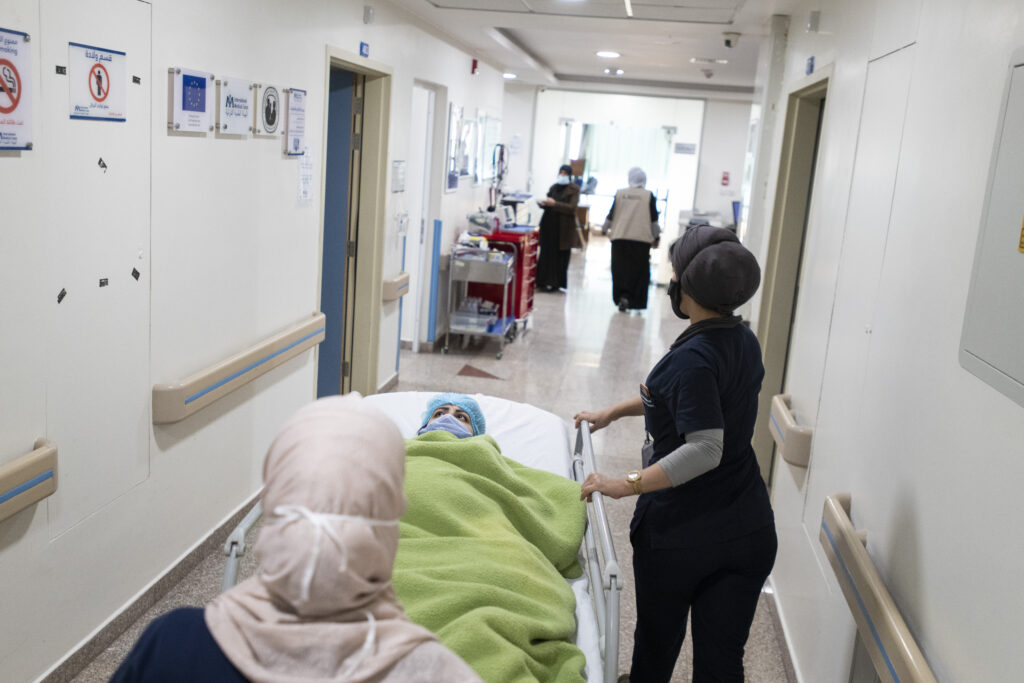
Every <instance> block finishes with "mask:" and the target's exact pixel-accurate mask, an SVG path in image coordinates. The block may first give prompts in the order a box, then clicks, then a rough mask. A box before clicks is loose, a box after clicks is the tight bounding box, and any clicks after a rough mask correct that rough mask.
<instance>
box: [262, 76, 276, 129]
mask: <svg viewBox="0 0 1024 683" xmlns="http://www.w3.org/2000/svg"><path fill="white" fill-rule="evenodd" d="M280 103H281V97H280V95H279V94H278V92H277V88H274V87H269V88H267V89H265V90H264V91H263V101H262V102H261V103H260V112H261V115H262V116H263V130H264V132H267V133H274V132H277V123H278V121H280V119H281V106H280Z"/></svg>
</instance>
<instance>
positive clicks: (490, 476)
mask: <svg viewBox="0 0 1024 683" xmlns="http://www.w3.org/2000/svg"><path fill="white" fill-rule="evenodd" d="M423 422H424V425H423V427H421V429H420V432H419V435H418V436H416V437H415V438H412V439H408V440H407V441H406V480H405V494H406V497H407V498H408V500H409V508H408V510H407V511H406V513H405V515H404V516H403V517H402V519H401V525H400V541H399V546H398V555H397V557H396V559H395V573H394V584H395V590H396V592H397V594H398V598H399V600H400V601H401V602H402V604H403V605H404V606H405V608H406V613H407V614H408V616H409V618H410V619H412V620H413V621H414V622H416V623H418V624H421V625H423V626H426V627H427V628H429V629H430V630H431V631H433V632H434V633H436V634H437V635H438V636H439V637H440V639H441V642H442V643H444V644H445V645H447V646H448V647H449V648H451V649H452V650H453V651H455V653H456V654H458V655H459V656H461V657H462V658H463V659H464V660H466V662H468V663H469V665H470V666H472V667H473V668H474V669H475V670H476V672H477V673H478V674H480V676H481V677H483V678H484V680H486V681H488V683H495V682H498V681H513V680H515V681H529V680H538V681H581V680H583V675H582V673H581V672H582V670H583V668H584V666H585V658H584V656H583V653H582V652H581V651H580V650H579V648H577V647H576V646H575V645H574V644H573V641H574V637H575V631H576V621H575V606H576V602H575V597H574V595H573V592H572V589H571V587H570V586H569V584H568V583H567V582H566V578H576V577H578V576H580V574H581V569H580V566H579V563H578V561H577V558H578V553H579V548H580V543H581V539H582V536H583V526H584V521H585V514H586V513H585V508H584V504H583V503H582V502H581V501H580V500H579V491H580V486H579V484H578V483H576V482H574V481H572V480H570V479H566V478H565V477H561V476H558V475H556V474H551V473H549V472H544V471H541V470H537V469H534V468H531V467H527V466H526V465H522V464H520V463H518V462H516V461H514V460H511V459H509V458H506V457H504V456H502V455H501V450H500V448H499V447H498V444H497V442H495V440H494V439H493V438H492V437H491V436H489V435H487V434H486V433H485V429H486V423H485V421H484V416H483V413H482V412H481V411H480V407H479V405H477V403H476V401H474V400H473V399H472V398H470V397H468V396H464V395H461V394H439V395H438V396H435V397H434V398H433V399H432V400H431V401H430V402H429V403H428V406H427V411H426V413H425V414H424V417H423Z"/></svg>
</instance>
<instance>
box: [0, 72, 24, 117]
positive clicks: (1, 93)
mask: <svg viewBox="0 0 1024 683" xmlns="http://www.w3.org/2000/svg"><path fill="white" fill-rule="evenodd" d="M20 101H21V75H20V74H19V73H18V68H17V67H16V66H14V64H12V63H11V62H10V61H8V60H6V59H0V114H10V113H11V112H12V111H14V110H15V109H17V108H18V102H20Z"/></svg>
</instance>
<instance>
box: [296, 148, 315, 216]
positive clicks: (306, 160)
mask: <svg viewBox="0 0 1024 683" xmlns="http://www.w3.org/2000/svg"><path fill="white" fill-rule="evenodd" d="M297 199H298V203H299V206H309V205H311V204H312V203H313V153H312V152H310V151H309V150H308V149H307V150H305V153H304V154H303V155H302V158H301V159H299V187H298V196H297Z"/></svg>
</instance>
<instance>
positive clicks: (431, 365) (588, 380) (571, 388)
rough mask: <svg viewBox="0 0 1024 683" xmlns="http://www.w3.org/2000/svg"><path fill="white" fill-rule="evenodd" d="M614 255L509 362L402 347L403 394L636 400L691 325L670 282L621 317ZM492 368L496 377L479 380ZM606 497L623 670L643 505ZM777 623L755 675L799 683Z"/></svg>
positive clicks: (177, 600) (752, 645)
mask: <svg viewBox="0 0 1024 683" xmlns="http://www.w3.org/2000/svg"><path fill="white" fill-rule="evenodd" d="M610 253H611V249H610V245H609V242H608V241H607V240H606V239H604V238H602V237H594V238H592V239H591V243H590V245H589V247H588V248H587V250H586V252H576V253H574V254H573V259H572V265H571V266H570V273H569V276H570V282H569V287H568V291H566V292H558V293H542V292H538V293H537V294H536V297H535V310H534V313H533V316H532V320H531V322H530V325H529V327H528V329H527V330H526V332H525V333H521V334H520V335H519V336H518V338H517V339H516V340H515V341H514V342H513V343H512V344H509V345H507V346H506V347H505V351H504V354H503V357H502V358H501V359H500V360H499V359H497V358H496V357H495V356H496V352H497V350H498V342H497V341H496V340H493V339H491V340H486V341H484V342H480V341H473V342H471V343H470V344H469V345H468V346H467V347H466V348H465V349H463V348H462V347H461V344H454V343H453V344H452V345H451V348H450V352H449V353H447V354H442V353H440V352H434V353H420V354H414V353H412V352H411V351H406V350H403V351H402V353H401V357H400V372H399V382H398V386H397V390H399V391H435V390H447V391H463V392H467V393H474V392H481V393H485V394H490V395H493V396H501V397H503V398H508V399H512V400H515V401H523V402H526V403H531V404H533V405H536V406H538V407H540V408H544V409H545V410H548V411H550V412H552V413H555V414H556V415H559V416H561V417H563V418H564V419H566V420H571V419H572V415H573V414H574V413H575V412H577V411H578V410H583V409H588V408H595V409H599V408H603V407H606V406H608V405H612V404H613V403H617V402H619V401H622V400H625V399H627V398H629V397H631V396H632V395H633V394H634V392H635V391H637V387H638V385H639V383H640V382H641V381H642V380H643V378H644V377H645V376H646V374H647V372H648V370H649V369H650V367H651V366H652V365H653V364H654V362H655V361H657V360H658V358H660V357H661V355H662V354H663V353H664V351H665V350H666V349H667V348H668V346H669V344H670V343H671V342H672V340H673V339H674V338H675V337H676V336H677V335H678V334H679V333H680V332H681V331H682V328H683V325H684V324H685V323H683V322H682V321H680V320H678V319H676V318H675V317H674V316H673V315H672V313H671V311H670V310H669V306H668V298H667V297H666V295H665V290H664V289H663V288H654V287H652V289H651V292H650V301H649V308H648V309H647V310H646V311H644V312H642V313H638V312H632V313H620V312H619V311H618V309H617V308H616V307H615V305H614V304H613V303H612V298H611V275H610V271H609V265H608V264H609V261H610ZM467 365H468V366H470V367H469V368H468V369H467V368H466V366H467ZM479 371H482V372H479ZM488 374H489V375H491V376H493V377H487V376H482V377H481V376H476V375H488ZM642 433H643V422H642V418H627V419H624V420H621V421H619V422H617V423H615V424H614V425H612V426H611V427H609V428H607V429H605V430H602V431H599V432H598V433H597V434H595V435H594V450H595V453H596V456H597V460H598V467H599V468H600V469H602V470H605V471H608V472H614V473H625V472H627V471H628V470H630V469H633V468H634V467H636V465H637V464H638V462H639V452H640V441H641V439H642ZM607 502H608V505H607V509H608V517H609V521H610V523H611V526H612V529H613V535H614V539H615V547H616V553H617V555H618V560H619V564H620V566H621V567H622V570H623V575H624V576H623V579H624V582H625V587H624V589H623V591H622V597H621V619H620V640H619V642H620V648H619V660H620V670H623V671H625V670H628V663H629V660H630V657H631V653H632V647H633V627H634V624H635V620H636V616H635V608H634V604H633V600H634V594H633V576H632V551H631V548H630V545H629V540H628V536H627V530H628V526H629V519H630V517H631V515H632V511H633V504H634V501H633V500H632V499H624V500H621V501H612V500H610V501H607ZM253 568H254V559H253V554H252V553H251V552H250V553H247V554H246V556H245V557H244V560H243V565H242V568H241V571H240V575H241V576H246V575H248V574H250V573H251V572H252V571H253ZM223 569H224V556H223V554H222V553H221V552H219V551H215V552H214V553H213V554H211V555H210V556H208V557H207V558H206V559H205V560H203V561H202V562H201V563H200V564H199V565H198V566H197V567H196V568H195V569H194V570H193V571H192V572H191V573H190V574H189V575H188V576H187V577H186V578H185V579H184V580H183V581H182V582H181V583H180V584H178V586H176V587H175V588H174V589H173V590H171V591H170V593H168V595H166V596H165V597H164V598H163V599H161V600H160V601H159V602H158V603H157V604H156V605H155V606H154V607H153V608H151V609H150V610H149V612H147V613H146V615H145V616H143V617H142V618H141V619H140V620H139V621H138V622H136V623H135V624H134V625H133V626H132V627H131V628H129V629H128V630H127V631H126V632H125V633H124V634H123V635H122V636H121V637H120V638H119V639H118V640H117V641H116V642H115V643H114V644H113V645H111V647H110V648H108V649H107V650H106V651H105V652H104V653H103V654H102V655H100V657H98V658H97V659H96V660H94V661H93V662H92V663H91V664H90V665H89V666H88V667H87V668H86V669H84V670H83V671H82V672H81V673H80V674H79V675H78V676H77V677H76V678H75V679H74V680H75V681H76V682H78V683H92V682H94V681H106V680H107V679H109V677H110V675H111V674H112V673H113V671H114V670H115V669H116V668H117V665H118V664H119V663H120V661H121V659H122V658H123V657H124V655H125V654H126V653H127V651H128V650H129V649H130V648H131V645H132V644H133V643H134V642H135V640H136V639H137V638H138V636H139V634H140V633H141V632H142V630H143V628H144V627H145V625H146V624H147V623H149V621H150V620H152V619H153V618H154V617H156V616H158V615H160V614H162V613H164V612H166V611H168V610H170V609H173V608H175V607H178V606H183V605H202V604H205V603H206V602H208V601H209V600H210V599H211V598H212V597H213V596H214V595H216V594H217V592H219V590H220V586H221V579H222V573H223ZM776 624H777V619H776V618H775V616H774V603H773V600H772V598H771V595H770V594H768V593H764V594H762V599H761V602H760V604H759V606H758V610H757V613H756V615H755V618H754V624H753V628H752V629H751V633H750V639H749V641H748V643H747V653H746V657H745V660H744V662H745V666H746V678H747V680H748V681H751V682H753V683H789V682H790V681H795V676H794V675H793V674H792V670H791V666H790V665H789V660H788V655H787V654H786V652H785V649H784V645H783V640H782V636H781V634H780V633H779V632H778V628H777V625H776ZM690 667H691V653H690V641H689V638H687V640H686V643H685V644H684V646H683V653H682V654H681V656H680V657H679V661H678V663H677V665H676V670H675V673H674V675H673V677H672V680H673V681H689V680H690Z"/></svg>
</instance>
